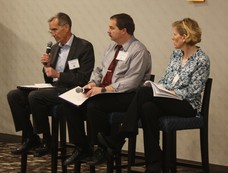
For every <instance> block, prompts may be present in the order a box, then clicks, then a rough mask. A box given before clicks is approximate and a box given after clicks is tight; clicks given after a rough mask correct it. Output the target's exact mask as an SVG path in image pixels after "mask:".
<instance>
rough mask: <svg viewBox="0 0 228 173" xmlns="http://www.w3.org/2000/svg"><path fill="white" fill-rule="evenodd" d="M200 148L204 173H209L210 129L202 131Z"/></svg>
mask: <svg viewBox="0 0 228 173" xmlns="http://www.w3.org/2000/svg"><path fill="white" fill-rule="evenodd" d="M200 147H201V158H202V168H203V171H204V173H209V171H210V169H209V154H208V128H206V127H205V128H204V129H200Z"/></svg>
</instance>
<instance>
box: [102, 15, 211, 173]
mask: <svg viewBox="0 0 228 173" xmlns="http://www.w3.org/2000/svg"><path fill="white" fill-rule="evenodd" d="M172 28H173V36H172V40H173V44H174V48H175V50H174V51H173V53H172V54H171V58H170V62H169V64H168V67H167V70H166V72H165V75H164V76H163V77H162V78H161V80H160V81H159V84H162V85H163V87H165V88H166V89H167V90H169V91H171V92H172V93H174V94H175V95H177V96H178V97H179V98H181V100H178V99H172V98H165V97H154V96H153V92H151V87H147V86H143V87H141V88H140V89H139V90H138V91H137V93H136V95H135V97H134V99H133V101H132V103H131V105H130V106H129V109H128V112H127V114H126V116H125V121H124V122H123V124H122V126H121V128H120V132H119V133H118V136H117V137H114V138H113V137H112V138H110V137H107V136H104V135H103V134H101V133H100V134H99V139H100V142H101V143H102V144H103V145H104V146H106V147H109V148H111V149H114V150H120V149H121V147H122V145H123V143H124V139H125V137H129V136H131V135H135V134H137V133H138V131H137V130H138V129H137V123H138V119H141V121H142V127H143V135H144V151H145V161H146V171H145V172H146V173H160V171H161V149H160V146H159V127H158V124H159V123H158V119H159V117H161V116H168V115H175V116H185V117H194V116H196V115H197V113H198V112H199V111H200V106H201V92H202V91H203V90H204V87H205V83H206V81H207V79H208V76H209V72H210V61H209V58H208V56H207V55H206V54H205V53H204V52H203V51H202V50H201V48H199V47H198V46H196V44H197V43H199V42H200V41H201V29H200V27H199V25H198V23H197V22H196V21H195V20H193V19H190V18H184V19H183V20H180V21H176V22H174V23H173V24H172Z"/></svg>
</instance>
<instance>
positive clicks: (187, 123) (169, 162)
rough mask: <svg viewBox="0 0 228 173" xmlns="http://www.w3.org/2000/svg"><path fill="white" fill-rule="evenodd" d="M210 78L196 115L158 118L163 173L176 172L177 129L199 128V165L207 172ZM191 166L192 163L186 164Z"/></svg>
mask: <svg viewBox="0 0 228 173" xmlns="http://www.w3.org/2000/svg"><path fill="white" fill-rule="evenodd" d="M211 87H212V79H211V78H209V79H208V80H207V82H206V86H205V89H204V93H203V100H202V107H201V112H200V114H199V115H198V116H196V117H191V118H183V117H174V116H173V117H172V116H168V117H162V118H160V119H159V124H160V130H161V131H162V138H163V147H162V148H163V173H169V171H171V173H176V132H177V131H178V130H191V129H199V131H200V146H201V159H202V164H201V165H200V166H199V167H200V168H202V169H203V171H204V172H205V173H209V154H208V115H209V103H210V95H211ZM186 166H193V165H190V164H189V165H186Z"/></svg>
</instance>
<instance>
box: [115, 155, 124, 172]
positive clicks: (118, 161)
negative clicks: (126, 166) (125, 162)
mask: <svg viewBox="0 0 228 173" xmlns="http://www.w3.org/2000/svg"><path fill="white" fill-rule="evenodd" d="M114 159H115V167H116V173H121V172H122V167H121V166H122V165H121V163H122V162H121V152H120V153H118V154H116V155H115V157H114Z"/></svg>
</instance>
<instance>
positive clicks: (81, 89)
mask: <svg viewBox="0 0 228 173" xmlns="http://www.w3.org/2000/svg"><path fill="white" fill-rule="evenodd" d="M89 90H90V89H85V88H82V87H80V86H77V87H76V88H75V92H76V93H86V92H88V91H89Z"/></svg>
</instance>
